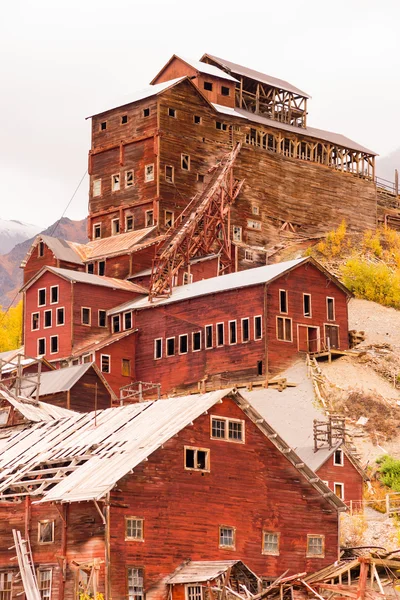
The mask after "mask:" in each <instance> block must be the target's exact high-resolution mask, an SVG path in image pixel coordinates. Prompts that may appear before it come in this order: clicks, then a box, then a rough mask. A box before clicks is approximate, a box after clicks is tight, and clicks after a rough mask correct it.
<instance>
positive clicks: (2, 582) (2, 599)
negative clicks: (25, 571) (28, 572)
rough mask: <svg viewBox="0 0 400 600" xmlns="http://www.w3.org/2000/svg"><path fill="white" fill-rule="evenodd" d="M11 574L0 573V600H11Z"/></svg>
mask: <svg viewBox="0 0 400 600" xmlns="http://www.w3.org/2000/svg"><path fill="white" fill-rule="evenodd" d="M12 580H13V574H12V573H11V572H10V571H8V572H4V571H2V572H1V573H0V600H11V595H12Z"/></svg>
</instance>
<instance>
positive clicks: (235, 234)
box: [232, 225, 243, 242]
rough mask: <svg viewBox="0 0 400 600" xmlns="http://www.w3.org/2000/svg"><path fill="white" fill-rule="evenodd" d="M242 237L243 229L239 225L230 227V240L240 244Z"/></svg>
mask: <svg viewBox="0 0 400 600" xmlns="http://www.w3.org/2000/svg"><path fill="white" fill-rule="evenodd" d="M242 237H243V228H242V226H241V225H232V240H233V241H234V242H241V241H242Z"/></svg>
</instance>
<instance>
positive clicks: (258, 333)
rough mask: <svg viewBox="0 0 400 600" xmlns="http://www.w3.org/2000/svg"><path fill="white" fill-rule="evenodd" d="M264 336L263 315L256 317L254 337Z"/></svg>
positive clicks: (257, 338) (258, 338)
mask: <svg viewBox="0 0 400 600" xmlns="http://www.w3.org/2000/svg"><path fill="white" fill-rule="evenodd" d="M261 337H262V323H261V317H254V339H256V340H260V339H261Z"/></svg>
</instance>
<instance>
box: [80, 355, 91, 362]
mask: <svg viewBox="0 0 400 600" xmlns="http://www.w3.org/2000/svg"><path fill="white" fill-rule="evenodd" d="M91 362H93V355H92V354H83V355H82V363H83V364H87V363H91ZM78 364H79V363H78Z"/></svg>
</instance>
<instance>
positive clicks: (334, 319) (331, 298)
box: [326, 296, 336, 323]
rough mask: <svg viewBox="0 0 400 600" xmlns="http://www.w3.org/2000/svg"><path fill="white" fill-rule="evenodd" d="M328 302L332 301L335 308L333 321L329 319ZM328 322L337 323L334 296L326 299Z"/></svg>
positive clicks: (334, 308)
mask: <svg viewBox="0 0 400 600" xmlns="http://www.w3.org/2000/svg"><path fill="white" fill-rule="evenodd" d="M328 300H332V307H333V319H330V318H329V310H328ZM326 320H327V321H328V322H329V323H334V322H335V321H336V306H335V298H333V296H327V297H326Z"/></svg>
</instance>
